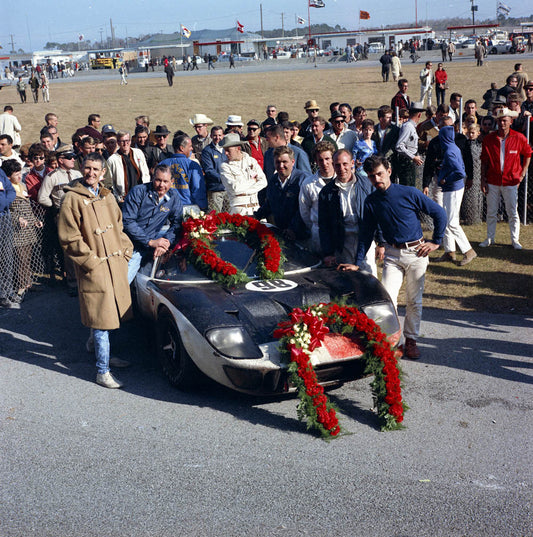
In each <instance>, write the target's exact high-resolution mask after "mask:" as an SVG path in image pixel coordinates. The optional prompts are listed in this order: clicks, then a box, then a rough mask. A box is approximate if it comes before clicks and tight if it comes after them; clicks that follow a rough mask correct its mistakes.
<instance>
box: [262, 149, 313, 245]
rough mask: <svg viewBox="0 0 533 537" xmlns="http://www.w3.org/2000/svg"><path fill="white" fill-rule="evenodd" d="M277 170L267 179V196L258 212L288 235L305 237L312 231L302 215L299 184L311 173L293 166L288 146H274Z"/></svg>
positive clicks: (297, 237) (288, 236)
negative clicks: (305, 172)
mask: <svg viewBox="0 0 533 537" xmlns="http://www.w3.org/2000/svg"><path fill="white" fill-rule="evenodd" d="M274 166H275V168H276V173H275V174H274V176H273V177H272V178H271V179H269V180H268V186H267V187H266V199H265V201H264V202H263V203H262V204H261V207H260V208H259V210H258V211H256V213H255V215H254V216H255V217H256V218H258V219H261V218H267V219H268V220H269V221H270V222H271V223H272V224H274V225H276V226H277V227H278V228H279V229H280V230H281V231H282V232H283V234H284V235H285V236H286V237H287V238H288V239H292V240H294V239H305V238H307V237H308V235H309V232H308V230H307V228H306V226H305V224H304V222H303V220H302V217H301V216H300V209H299V196H300V185H301V184H302V183H303V182H304V181H305V180H306V179H307V178H308V177H309V175H307V174H304V173H303V172H301V171H299V170H297V169H296V168H295V167H294V152H293V150H292V148H290V147H288V146H280V147H277V148H276V149H275V150H274Z"/></svg>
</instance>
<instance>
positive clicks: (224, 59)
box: [217, 54, 253, 63]
mask: <svg viewBox="0 0 533 537" xmlns="http://www.w3.org/2000/svg"><path fill="white" fill-rule="evenodd" d="M233 60H234V61H236V62H249V61H252V60H253V58H250V57H249V56H242V55H241V54H234V55H233ZM218 62H227V63H229V54H219V55H218V58H217V63H218Z"/></svg>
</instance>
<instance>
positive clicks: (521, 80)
mask: <svg viewBox="0 0 533 537" xmlns="http://www.w3.org/2000/svg"><path fill="white" fill-rule="evenodd" d="M513 76H516V78H517V79H518V84H517V85H516V91H517V92H518V94H519V95H520V98H521V99H522V100H523V99H525V98H526V92H525V91H524V88H525V86H526V83H527V81H528V80H529V77H528V76H527V73H526V72H525V71H524V70H523V68H522V64H521V63H515V65H514V73H513Z"/></svg>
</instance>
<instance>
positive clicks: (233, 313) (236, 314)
mask: <svg viewBox="0 0 533 537" xmlns="http://www.w3.org/2000/svg"><path fill="white" fill-rule="evenodd" d="M224 313H227V314H228V315H233V316H234V317H236V318H237V319H238V318H239V310H224Z"/></svg>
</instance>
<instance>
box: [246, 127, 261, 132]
mask: <svg viewBox="0 0 533 537" xmlns="http://www.w3.org/2000/svg"><path fill="white" fill-rule="evenodd" d="M248 130H249V131H258V130H259V127H248Z"/></svg>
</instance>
